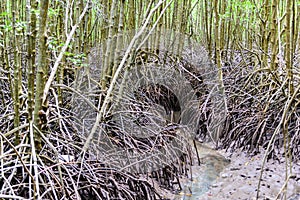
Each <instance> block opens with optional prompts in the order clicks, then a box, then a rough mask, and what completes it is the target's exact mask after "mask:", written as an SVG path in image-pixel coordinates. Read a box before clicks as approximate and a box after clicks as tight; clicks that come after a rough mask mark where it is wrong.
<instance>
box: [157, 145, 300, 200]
mask: <svg viewBox="0 0 300 200" xmlns="http://www.w3.org/2000/svg"><path fill="white" fill-rule="evenodd" d="M197 147H198V151H199V155H200V158H201V159H200V160H201V162H202V163H201V165H200V166H197V158H195V163H196V166H193V167H192V171H193V179H192V181H191V179H190V178H182V180H181V182H182V183H183V186H184V189H183V190H182V191H180V192H178V193H177V194H176V195H175V194H171V193H170V192H167V191H161V192H162V193H161V194H163V197H164V198H166V199H181V200H183V199H184V200H187V199H189V200H194V199H195V200H198V199H199V200H211V199H214V200H231V199H232V200H236V199H242V200H253V199H259V200H273V199H288V200H300V161H296V162H293V163H292V164H291V165H289V164H288V165H286V161H285V158H284V157H283V158H281V159H279V160H272V159H271V160H269V161H268V162H266V164H265V167H264V168H263V170H264V171H263V175H262V179H261V183H260V191H259V196H258V198H256V197H257V188H258V180H259V177H260V174H261V170H262V161H263V157H264V153H265V152H264V151H261V152H260V153H258V154H257V155H249V154H247V153H245V152H243V151H242V150H235V151H233V152H229V151H227V152H226V151H225V150H218V151H216V150H213V149H212V148H210V147H208V146H207V145H203V144H200V143H198V144H197ZM228 160H230V163H229V162H228ZM286 167H288V173H287V174H286V171H287V170H286ZM290 169H291V172H290ZM286 177H289V179H288V180H287V179H286ZM286 180H287V181H286ZM285 185H286V186H287V187H286V188H285V187H284V186H285Z"/></svg>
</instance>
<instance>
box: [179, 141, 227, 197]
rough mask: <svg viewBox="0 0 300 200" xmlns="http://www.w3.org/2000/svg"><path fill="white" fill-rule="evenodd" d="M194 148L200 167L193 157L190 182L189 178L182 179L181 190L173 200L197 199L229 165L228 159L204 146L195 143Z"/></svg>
mask: <svg viewBox="0 0 300 200" xmlns="http://www.w3.org/2000/svg"><path fill="white" fill-rule="evenodd" d="M196 147H197V150H198V154H199V158H200V162H201V163H200V166H199V165H198V161H197V160H198V159H197V157H195V165H194V166H192V176H193V177H192V180H191V178H186V179H182V183H183V184H182V187H183V190H182V191H181V192H180V193H179V194H178V195H176V197H175V199H182V200H183V199H184V200H186V199H191V200H192V199H199V198H200V197H201V196H203V195H204V194H205V193H206V192H207V191H208V190H209V187H210V186H211V185H212V184H213V182H214V181H215V180H216V179H217V178H218V177H219V175H220V172H221V171H222V170H223V169H225V167H226V166H227V165H228V164H229V163H230V161H229V160H228V159H226V158H225V157H224V156H222V155H221V154H219V153H218V152H217V151H216V150H214V149H212V148H210V147H208V146H207V145H205V144H202V143H199V142H196Z"/></svg>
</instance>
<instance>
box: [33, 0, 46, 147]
mask: <svg viewBox="0 0 300 200" xmlns="http://www.w3.org/2000/svg"><path fill="white" fill-rule="evenodd" d="M48 6H49V0H41V1H40V18H39V32H38V57H37V74H36V96H35V105H34V124H35V125H36V126H37V127H38V128H39V129H40V128H41V127H42V124H44V123H46V121H45V120H46V117H47V116H46V111H45V109H47V108H45V107H43V105H42V97H43V92H44V87H45V76H46V69H47V54H46V50H47V46H46V43H47V36H46V29H47V17H48ZM44 106H45V105H44ZM34 139H35V145H36V149H37V151H40V150H41V148H42V142H41V136H40V134H39V133H38V132H37V131H35V135H34Z"/></svg>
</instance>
